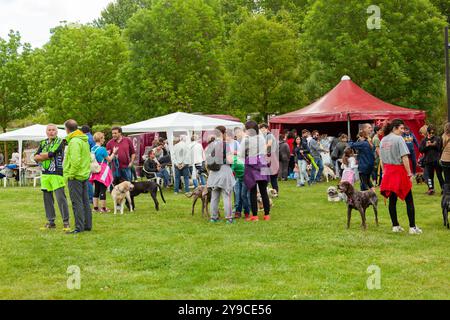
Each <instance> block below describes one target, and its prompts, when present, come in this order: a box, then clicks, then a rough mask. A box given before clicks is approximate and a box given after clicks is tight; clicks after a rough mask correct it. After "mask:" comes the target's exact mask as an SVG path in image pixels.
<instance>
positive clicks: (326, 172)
mask: <svg viewBox="0 0 450 320" xmlns="http://www.w3.org/2000/svg"><path fill="white" fill-rule="evenodd" d="M322 175H323V176H324V177H325V179H327V182H329V181H330V180H329V178H328V177H330V178H331V180H336V174H335V173H334V171H333V170H332V169H331V168H330V167H328V166H323V171H322Z"/></svg>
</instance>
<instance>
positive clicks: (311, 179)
mask: <svg viewBox="0 0 450 320" xmlns="http://www.w3.org/2000/svg"><path fill="white" fill-rule="evenodd" d="M314 162H315V163H316V164H317V166H318V167H319V172H317V176H316V168H315V167H314V166H313V167H312V170H311V177H309V182H310V183H312V182H320V177H322V172H323V162H322V158H320V157H318V158H314Z"/></svg>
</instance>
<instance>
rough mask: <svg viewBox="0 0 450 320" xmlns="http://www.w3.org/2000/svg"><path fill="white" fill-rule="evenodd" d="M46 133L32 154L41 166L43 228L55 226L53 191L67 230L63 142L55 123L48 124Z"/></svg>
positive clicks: (67, 213) (67, 212) (64, 228)
mask: <svg viewBox="0 0 450 320" xmlns="http://www.w3.org/2000/svg"><path fill="white" fill-rule="evenodd" d="M46 133H47V139H46V140H43V141H41V143H40V144H39V149H38V151H37V152H36V154H35V156H34V160H35V161H36V162H38V163H39V165H40V166H41V167H42V175H41V189H42V192H43V195H44V208H45V214H46V216H47V221H48V222H47V223H46V224H45V226H44V227H43V229H54V228H56V224H55V219H56V213H55V202H54V198H53V193H54V194H55V195H56V201H57V202H58V207H59V211H60V212H61V216H62V219H63V224H64V227H63V230H64V231H69V230H70V225H69V207H68V205H67V198H66V193H65V192H64V186H65V183H64V178H63V159H64V143H63V140H62V139H61V138H59V137H58V128H57V127H56V126H55V125H53V124H49V125H48V126H47V130H46Z"/></svg>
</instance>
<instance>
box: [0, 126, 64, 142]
mask: <svg viewBox="0 0 450 320" xmlns="http://www.w3.org/2000/svg"><path fill="white" fill-rule="evenodd" d="M46 130H47V126H44V125H41V124H35V125H32V126H30V127H26V128H22V129H18V130H14V131H10V132H6V133H3V134H0V141H41V140H44V139H47V134H46ZM65 136H66V132H65V131H64V130H61V129H58V137H60V138H64V137H65Z"/></svg>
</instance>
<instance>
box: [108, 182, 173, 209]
mask: <svg viewBox="0 0 450 320" xmlns="http://www.w3.org/2000/svg"><path fill="white" fill-rule="evenodd" d="M124 181H126V180H125V179H123V178H120V177H116V178H115V179H114V182H113V185H118V184H120V183H122V182H124ZM132 184H133V186H134V188H133V190H130V198H131V202H128V200H127V201H126V203H125V204H126V206H127V208H128V209H130V203H131V206H132V207H133V210H136V205H135V203H134V198H135V197H137V196H139V195H140V194H142V193H150V196H151V197H152V199H153V202H154V203H155V209H156V211H159V202H158V198H157V194H158V189H159V193H160V194H161V199H162V200H163V201H164V203H166V200H165V199H164V195H163V192H162V187H161V185H160V184H158V182H155V181H153V180H149V181H134V182H132Z"/></svg>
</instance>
